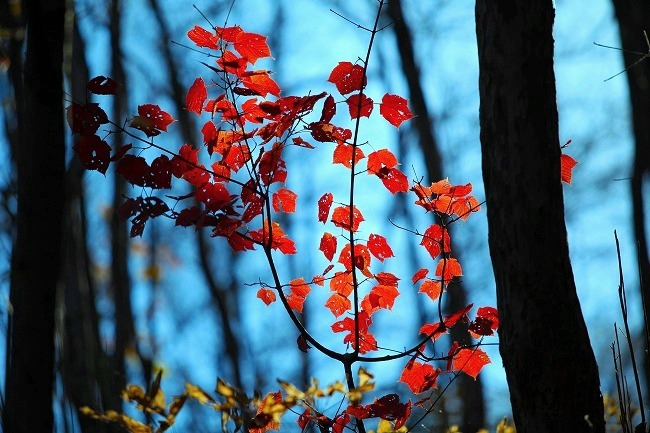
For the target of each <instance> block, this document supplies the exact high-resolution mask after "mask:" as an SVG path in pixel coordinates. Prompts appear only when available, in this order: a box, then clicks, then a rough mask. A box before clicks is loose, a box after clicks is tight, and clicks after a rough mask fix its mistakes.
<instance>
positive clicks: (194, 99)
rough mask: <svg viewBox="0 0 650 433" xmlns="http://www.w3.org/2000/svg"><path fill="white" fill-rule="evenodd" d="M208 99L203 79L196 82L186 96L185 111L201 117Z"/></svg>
mask: <svg viewBox="0 0 650 433" xmlns="http://www.w3.org/2000/svg"><path fill="white" fill-rule="evenodd" d="M207 98H208V91H207V89H206V87H205V83H204V82H203V79H202V78H201V77H199V78H197V79H196V80H194V84H192V87H190V90H188V92H187V96H185V109H186V110H187V111H193V112H194V113H196V114H198V115H199V116H200V115H201V111H202V110H203V103H205V100H206V99H207Z"/></svg>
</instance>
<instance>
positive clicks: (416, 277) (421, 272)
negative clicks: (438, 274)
mask: <svg viewBox="0 0 650 433" xmlns="http://www.w3.org/2000/svg"><path fill="white" fill-rule="evenodd" d="M428 273H429V270H428V269H424V268H422V269H420V270H418V271H417V272H416V273H415V274H413V277H412V278H411V281H413V284H415V283H417V282H418V281H420V280H421V279H423V278H425V277H426V276H427V274H428Z"/></svg>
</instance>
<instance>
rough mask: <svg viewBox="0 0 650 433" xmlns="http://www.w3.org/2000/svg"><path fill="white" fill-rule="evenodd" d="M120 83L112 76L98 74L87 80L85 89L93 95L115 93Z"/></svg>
mask: <svg viewBox="0 0 650 433" xmlns="http://www.w3.org/2000/svg"><path fill="white" fill-rule="evenodd" d="M119 88H120V83H118V82H117V81H115V80H114V79H112V78H108V77H104V76H103V75H99V76H97V77H95V78H93V79H92V80H90V81H89V82H88V84H87V85H86V89H88V91H89V92H91V93H94V94H95V95H115V94H116V93H117V89H119Z"/></svg>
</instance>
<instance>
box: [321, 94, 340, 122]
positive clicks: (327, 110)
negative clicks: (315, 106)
mask: <svg viewBox="0 0 650 433" xmlns="http://www.w3.org/2000/svg"><path fill="white" fill-rule="evenodd" d="M335 114H336V103H335V102H334V97H333V96H332V95H329V96H328V97H327V98H326V99H325V103H324V104H323V112H322V113H321V116H320V120H319V121H318V123H330V121H331V120H332V118H333V117H334V115H335Z"/></svg>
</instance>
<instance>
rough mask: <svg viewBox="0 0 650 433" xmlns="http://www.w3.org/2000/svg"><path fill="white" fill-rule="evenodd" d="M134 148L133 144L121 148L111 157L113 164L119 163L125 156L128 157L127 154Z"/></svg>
mask: <svg viewBox="0 0 650 433" xmlns="http://www.w3.org/2000/svg"><path fill="white" fill-rule="evenodd" d="M132 147H133V145H132V144H131V143H129V144H125V145H123V146H122V147H120V148H119V149H118V150H117V152H115V154H114V155H113V156H111V162H115V161H119V160H120V159H122V157H123V156H124V155H126V152H128V151H129V150H131V148H132Z"/></svg>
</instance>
